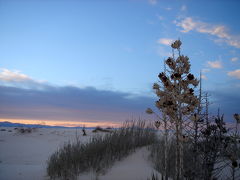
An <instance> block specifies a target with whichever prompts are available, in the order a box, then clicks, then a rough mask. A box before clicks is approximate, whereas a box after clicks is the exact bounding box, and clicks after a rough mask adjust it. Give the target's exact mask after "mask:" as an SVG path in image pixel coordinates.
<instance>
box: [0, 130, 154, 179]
mask: <svg viewBox="0 0 240 180" xmlns="http://www.w3.org/2000/svg"><path fill="white" fill-rule="evenodd" d="M0 129H5V131H0V179H2V180H43V179H48V177H47V175H46V166H47V164H46V162H47V160H48V158H49V156H50V155H51V154H52V153H53V152H55V151H56V150H57V149H58V148H59V147H61V146H62V145H63V144H64V143H66V142H68V141H71V142H74V141H75V140H76V134H77V135H79V136H80V141H81V142H86V141H88V140H89V138H91V137H92V136H94V135H96V136H98V135H102V134H101V133H92V132H91V130H90V129H88V130H87V136H82V131H81V129H78V130H76V129H67V128H38V129H36V130H34V131H33V132H31V133H25V134H22V133H19V132H17V130H15V129H14V128H12V127H11V128H10V127H9V128H7V127H1V128H0ZM153 172H154V173H157V172H156V171H154V169H153V167H152V164H151V162H150V161H149V160H148V151H147V149H146V148H141V149H138V150H136V151H135V152H134V153H132V154H130V155H129V156H128V157H126V158H124V159H122V160H121V161H118V162H115V163H114V165H113V167H111V168H110V169H108V170H107V172H106V173H105V174H104V175H98V180H122V179H124V180H146V179H147V178H149V177H151V174H152V173H153ZM78 179H81V180H95V179H96V174H95V173H93V172H86V173H84V174H81V175H80V176H79V177H78Z"/></svg>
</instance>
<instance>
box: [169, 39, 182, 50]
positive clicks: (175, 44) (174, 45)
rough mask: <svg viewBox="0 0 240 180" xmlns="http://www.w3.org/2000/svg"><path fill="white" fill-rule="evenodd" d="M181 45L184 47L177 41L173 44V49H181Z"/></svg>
mask: <svg viewBox="0 0 240 180" xmlns="http://www.w3.org/2000/svg"><path fill="white" fill-rule="evenodd" d="M181 45H182V42H181V41H180V40H176V41H175V42H174V43H172V44H171V47H172V48H173V49H179V48H180V46H181Z"/></svg>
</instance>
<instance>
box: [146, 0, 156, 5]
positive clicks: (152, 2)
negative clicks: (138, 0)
mask: <svg viewBox="0 0 240 180" xmlns="http://www.w3.org/2000/svg"><path fill="white" fill-rule="evenodd" d="M148 2H149V3H150V4H151V5H156V4H157V0H148Z"/></svg>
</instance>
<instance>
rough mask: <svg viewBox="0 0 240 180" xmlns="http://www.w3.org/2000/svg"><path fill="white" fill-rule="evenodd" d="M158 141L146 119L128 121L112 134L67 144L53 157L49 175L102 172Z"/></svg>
mask: <svg viewBox="0 0 240 180" xmlns="http://www.w3.org/2000/svg"><path fill="white" fill-rule="evenodd" d="M155 140H156V136H155V131H154V130H152V128H151V127H149V126H147V125H146V124H145V122H143V121H139V122H137V123H135V122H127V123H125V124H124V125H123V127H121V128H119V129H116V130H114V131H113V132H112V133H108V134H105V135H104V136H98V137H96V136H95V137H93V138H91V139H90V141H89V142H87V143H85V144H83V143H80V141H77V142H75V143H70V142H68V143H66V144H65V145H64V146H63V147H61V148H60V149H59V150H57V151H56V152H55V153H54V154H52V155H51V156H50V158H49V160H48V162H47V174H48V176H49V177H50V178H51V179H55V178H60V179H74V178H76V177H77V175H79V174H80V173H81V172H84V171H89V170H94V171H95V172H96V173H101V172H104V171H105V170H106V169H107V168H108V167H110V166H111V165H112V164H113V163H114V161H116V160H120V159H122V158H123V157H125V156H127V155H128V154H129V153H131V152H133V151H134V150H135V149H136V148H138V147H142V146H146V145H150V144H152V143H154V142H155Z"/></svg>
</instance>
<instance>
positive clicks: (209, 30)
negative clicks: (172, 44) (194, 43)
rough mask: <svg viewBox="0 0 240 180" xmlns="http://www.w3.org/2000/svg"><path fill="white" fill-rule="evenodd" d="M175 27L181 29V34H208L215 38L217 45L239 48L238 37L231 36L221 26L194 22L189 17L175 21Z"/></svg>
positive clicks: (239, 36)
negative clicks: (195, 32)
mask: <svg viewBox="0 0 240 180" xmlns="http://www.w3.org/2000/svg"><path fill="white" fill-rule="evenodd" d="M175 23H176V25H177V26H179V27H181V28H182V30H181V32H183V33H187V32H189V31H197V32H199V33H205V34H210V35H212V36H215V37H217V38H218V39H217V40H215V42H217V43H222V42H225V43H227V44H228V45H230V46H233V47H236V48H240V35H232V34H230V33H229V32H228V28H227V27H226V26H223V25H213V24H209V23H205V22H201V21H195V20H194V19H193V18H191V17H185V18H183V19H181V20H179V21H175Z"/></svg>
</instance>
